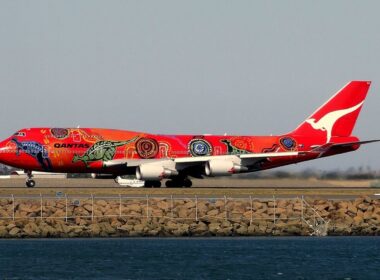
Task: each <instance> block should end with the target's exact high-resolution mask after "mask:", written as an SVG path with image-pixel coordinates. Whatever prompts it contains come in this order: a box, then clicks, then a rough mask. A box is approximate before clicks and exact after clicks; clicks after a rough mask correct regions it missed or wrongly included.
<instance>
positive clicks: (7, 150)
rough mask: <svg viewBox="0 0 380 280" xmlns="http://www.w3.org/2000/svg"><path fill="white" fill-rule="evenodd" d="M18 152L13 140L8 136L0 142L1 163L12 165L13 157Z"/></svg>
mask: <svg viewBox="0 0 380 280" xmlns="http://www.w3.org/2000/svg"><path fill="white" fill-rule="evenodd" d="M15 153H16V147H15V145H14V143H13V142H11V140H10V139H9V138H8V139H6V140H4V141H2V142H0V163H2V164H6V165H12V161H13V160H12V159H13V158H14V156H15Z"/></svg>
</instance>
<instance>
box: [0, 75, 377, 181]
mask: <svg viewBox="0 0 380 280" xmlns="http://www.w3.org/2000/svg"><path fill="white" fill-rule="evenodd" d="M370 84H371V82H370V81H351V82H349V83H348V84H347V85H345V86H344V87H343V88H342V89H341V90H339V91H338V92H337V93H336V94H335V95H334V96H333V97H331V98H330V99H329V100H328V101H327V102H326V103H325V104H323V105H322V106H321V107H320V108H318V109H317V110H316V111H315V112H314V113H313V114H311V115H310V117H308V118H307V119H306V120H305V121H303V122H302V123H301V124H300V125H299V126H298V127H297V128H296V129H294V130H293V131H291V132H289V133H285V134H282V135H277V136H227V135H222V136H215V135H158V134H150V133H143V132H135V131H125V130H115V129H100V128H79V127H78V128H46V127H45V128H26V129H21V130H19V131H17V132H16V133H14V134H13V135H12V136H11V137H9V138H7V139H5V140H4V141H2V142H0V163H3V164H6V165H10V166H13V167H17V168H21V169H23V170H25V173H26V174H27V180H26V186H27V187H34V186H35V185H36V183H35V181H34V180H33V174H32V172H33V171H44V172H62V173H95V174H104V176H105V177H110V178H116V177H117V176H123V175H134V177H136V179H138V180H142V181H144V182H145V183H144V184H145V186H146V187H160V186H161V181H162V180H163V179H168V180H167V181H166V186H167V187H191V186H192V181H191V178H205V177H215V176H229V175H232V174H238V173H247V172H256V171H260V170H266V169H271V168H275V167H279V166H284V165H288V164H294V163H299V162H303V161H308V160H314V159H318V158H322V157H328V156H333V155H337V154H342V153H347V152H351V151H355V150H357V149H358V148H359V147H360V146H361V145H363V144H368V143H372V142H378V141H380V140H369V141H360V140H359V138H358V137H356V136H353V135H352V134H351V133H352V130H353V129H354V126H355V122H356V120H357V118H358V116H359V113H360V110H361V108H362V106H363V103H364V100H365V98H366V96H367V92H368V90H369V87H370Z"/></svg>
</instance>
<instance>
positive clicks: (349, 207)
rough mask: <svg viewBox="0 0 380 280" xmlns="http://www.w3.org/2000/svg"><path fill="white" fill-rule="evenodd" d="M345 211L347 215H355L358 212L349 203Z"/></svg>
mask: <svg viewBox="0 0 380 280" xmlns="http://www.w3.org/2000/svg"><path fill="white" fill-rule="evenodd" d="M347 211H348V212H349V213H352V214H356V212H358V209H357V208H356V207H355V206H354V205H352V204H351V203H350V204H348V205H347Z"/></svg>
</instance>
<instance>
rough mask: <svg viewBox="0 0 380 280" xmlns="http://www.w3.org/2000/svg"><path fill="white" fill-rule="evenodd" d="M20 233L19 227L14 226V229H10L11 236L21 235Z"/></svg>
mask: <svg viewBox="0 0 380 280" xmlns="http://www.w3.org/2000/svg"><path fill="white" fill-rule="evenodd" d="M19 233H20V229H19V228H18V227H14V228H12V229H11V230H10V231H9V235H10V236H11V237H16V236H18V235H19Z"/></svg>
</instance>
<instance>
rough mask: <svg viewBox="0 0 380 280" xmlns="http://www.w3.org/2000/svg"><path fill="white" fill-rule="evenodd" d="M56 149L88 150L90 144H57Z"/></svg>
mask: <svg viewBox="0 0 380 280" xmlns="http://www.w3.org/2000/svg"><path fill="white" fill-rule="evenodd" d="M54 148H57V149H59V148H83V149H88V148H90V145H89V144H87V143H86V144H78V143H62V144H60V143H55V144H54Z"/></svg>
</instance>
